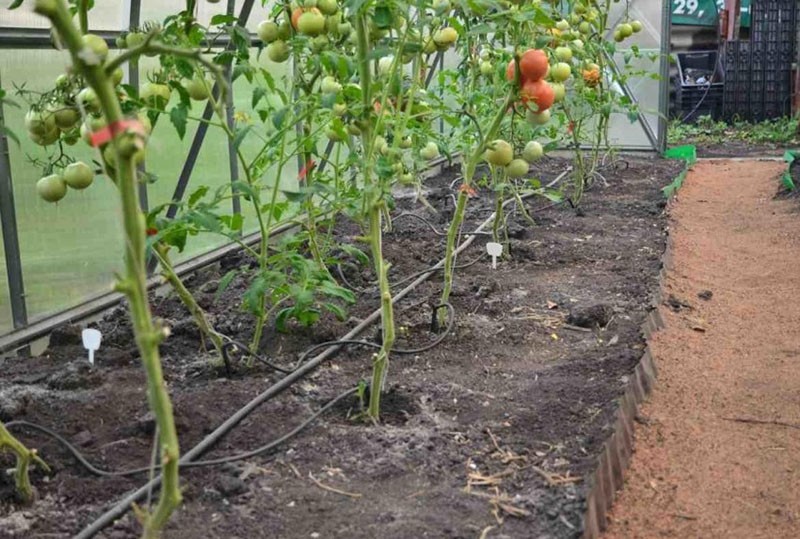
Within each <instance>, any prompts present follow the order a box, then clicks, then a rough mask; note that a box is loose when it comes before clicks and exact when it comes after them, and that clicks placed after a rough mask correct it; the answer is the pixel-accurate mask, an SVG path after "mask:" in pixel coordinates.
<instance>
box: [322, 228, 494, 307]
mask: <svg viewBox="0 0 800 539" xmlns="http://www.w3.org/2000/svg"><path fill="white" fill-rule="evenodd" d="M465 235H469V234H465ZM484 258H486V253H482V254H481V255H480V256H478V257H477V258H475V259H474V260H471V261H469V262H465V263H464V264H460V265H456V266H453V269H464V268H468V267H470V266H474V265H475V264H477V263H478V262H480V261H481V260H483V259H484ZM442 269H444V268H443V267H442V266H438V265H437V266H431V267H429V268H427V269H424V270H420V271H416V272H414V273H411V274H409V275H406V276H405V277H403V278H402V279H400V280H399V281H397V282H395V283H391V284H390V285H389V286H390V287H392V288H396V287H398V286H402V285H404V284H406V283H408V282H410V281H412V280H413V279H416V278H417V277H419V276H420V275H425V274H426V273H435V272H437V271H441V270H442ZM336 271H337V273H338V274H339V277H341V278H342V281H344V284H346V285H347V286H348V287H350V289H352V290H354V291H356V292H358V293H359V294H363V293H365V292H367V291H368V290H369V289H367V288H359V287H356V286H353V284H352V283H350V282H349V281H348V280H347V279H346V278H345V277H344V272H342V268H341V264H336ZM377 284H378V281H370V283H369V286H375V285H377Z"/></svg>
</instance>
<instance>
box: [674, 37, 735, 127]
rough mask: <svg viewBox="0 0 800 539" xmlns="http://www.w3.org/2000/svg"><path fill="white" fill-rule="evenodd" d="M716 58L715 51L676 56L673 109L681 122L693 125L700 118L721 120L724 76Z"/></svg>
mask: <svg viewBox="0 0 800 539" xmlns="http://www.w3.org/2000/svg"><path fill="white" fill-rule="evenodd" d="M717 59H718V53H717V51H697V52H687V53H678V54H677V64H678V78H677V80H676V81H675V101H676V107H675V109H674V110H675V114H676V115H677V117H679V118H681V119H682V120H683V121H684V122H686V123H692V122H695V121H697V119H698V118H700V117H701V116H711V117H712V118H714V119H715V120H717V119H719V118H721V117H722V98H723V87H724V81H723V79H724V76H723V70H722V69H721V67H720V65H719V63H718V61H717Z"/></svg>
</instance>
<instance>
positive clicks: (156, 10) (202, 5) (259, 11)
mask: <svg viewBox="0 0 800 539" xmlns="http://www.w3.org/2000/svg"><path fill="white" fill-rule="evenodd" d="M242 4H244V0H236V6H235V9H234V14H235V15H236V16H237V17H238V16H239V12H240V11H241V9H242ZM185 5H186V4H185V2H183V1H181V0H165V1H162V2H156V1H153V0H142V22H145V21H151V20H156V21H161V20H163V19H164V17H166V16H168V15H172V14H174V13H177V12H178V11H180V10H182V9H183V8H184V6H185ZM227 5H228V3H227V1H222V2H218V3H216V4H212V3H211V2H198V3H197V20H198V21H199V22H200V24H204V25H207V24H209V23H210V22H211V17H213V16H214V15H217V14H219V13H225V11H226V8H227ZM271 5H272V3H270V4H268V6H271ZM269 11H270V8H269V7H266V8H265V7H263V6H262V5H261V0H256V1H255V2H254V3H253V9H252V11H251V15H250V18H249V19H248V21H247V28H249V29H250V30H252V31H255V29H256V26H258V23H259V22H261V21H262V20H264V19H266V18H267V15H268V14H269Z"/></svg>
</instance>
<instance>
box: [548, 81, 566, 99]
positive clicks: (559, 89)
mask: <svg viewBox="0 0 800 539" xmlns="http://www.w3.org/2000/svg"><path fill="white" fill-rule="evenodd" d="M550 87H551V88H552V89H553V93H554V94H555V102H556V103H558V102H560V101H564V98H565V97H566V96H567V87H566V86H564V85H563V84H562V83H560V82H554V83H553V84H551V85H550Z"/></svg>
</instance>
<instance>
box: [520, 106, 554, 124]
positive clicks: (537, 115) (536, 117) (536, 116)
mask: <svg viewBox="0 0 800 539" xmlns="http://www.w3.org/2000/svg"><path fill="white" fill-rule="evenodd" d="M525 118H526V119H527V120H528V123H530V124H531V125H544V124H546V123H547V122H549V121H550V109H547V110H543V111H542V112H533V111H532V110H530V109H528V112H526V113H525Z"/></svg>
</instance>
